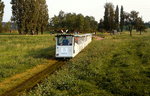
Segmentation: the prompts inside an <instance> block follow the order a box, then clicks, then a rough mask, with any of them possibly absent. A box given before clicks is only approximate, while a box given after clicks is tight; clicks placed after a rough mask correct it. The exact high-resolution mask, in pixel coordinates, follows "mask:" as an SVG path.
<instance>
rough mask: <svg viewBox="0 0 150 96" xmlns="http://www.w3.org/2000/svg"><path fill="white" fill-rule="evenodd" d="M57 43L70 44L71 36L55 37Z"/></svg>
mask: <svg viewBox="0 0 150 96" xmlns="http://www.w3.org/2000/svg"><path fill="white" fill-rule="evenodd" d="M57 44H58V45H60V46H67V45H72V36H59V37H57Z"/></svg>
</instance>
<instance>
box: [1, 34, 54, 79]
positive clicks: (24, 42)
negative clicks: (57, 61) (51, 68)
mask: <svg viewBox="0 0 150 96" xmlns="http://www.w3.org/2000/svg"><path fill="white" fill-rule="evenodd" d="M53 56H54V41H53V36H19V35H0V81H3V80H5V78H8V77H11V76H13V75H15V74H18V73H22V72H24V71H26V70H27V69H30V68H32V67H34V66H36V65H38V64H43V63H45V62H46V61H47V60H49V59H50V58H51V57H53Z"/></svg>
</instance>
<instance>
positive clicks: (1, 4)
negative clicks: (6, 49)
mask: <svg viewBox="0 0 150 96" xmlns="http://www.w3.org/2000/svg"><path fill="white" fill-rule="evenodd" d="M4 7H5V5H4V2H3V1H2V0H0V33H1V32H2V20H3V15H4Z"/></svg>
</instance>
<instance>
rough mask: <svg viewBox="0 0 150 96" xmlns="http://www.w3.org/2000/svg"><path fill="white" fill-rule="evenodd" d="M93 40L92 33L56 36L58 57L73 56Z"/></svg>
mask: <svg viewBox="0 0 150 96" xmlns="http://www.w3.org/2000/svg"><path fill="white" fill-rule="evenodd" d="M91 41H92V34H82V35H70V34H61V35H57V36H56V53H55V57H56V58H73V57H75V56H76V55H77V54H78V53H79V52H80V51H81V50H82V49H84V48H85V47H86V46H87V45H88V44H89V43H90V42H91Z"/></svg>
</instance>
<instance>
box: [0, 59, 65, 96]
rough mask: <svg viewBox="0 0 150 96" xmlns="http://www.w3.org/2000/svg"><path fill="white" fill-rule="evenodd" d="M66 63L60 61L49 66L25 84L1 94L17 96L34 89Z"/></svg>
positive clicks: (3, 95)
mask: <svg viewBox="0 0 150 96" xmlns="http://www.w3.org/2000/svg"><path fill="white" fill-rule="evenodd" d="M64 64H65V62H64V61H58V62H56V63H55V64H53V65H51V66H49V67H48V68H46V69H45V70H43V71H41V72H39V73H37V74H36V75H34V76H33V77H31V78H29V79H28V80H26V81H24V82H23V83H21V84H19V85H17V86H16V87H14V88H12V89H11V90H9V91H6V92H5V93H3V94H1V95H0V96H16V95H18V93H20V92H22V91H24V90H28V89H31V88H33V87H34V86H35V85H36V84H37V83H39V82H40V81H42V80H43V79H44V78H46V77H47V76H48V75H50V74H52V73H53V72H55V71H56V70H57V69H58V68H60V67H61V66H62V65H64Z"/></svg>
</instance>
